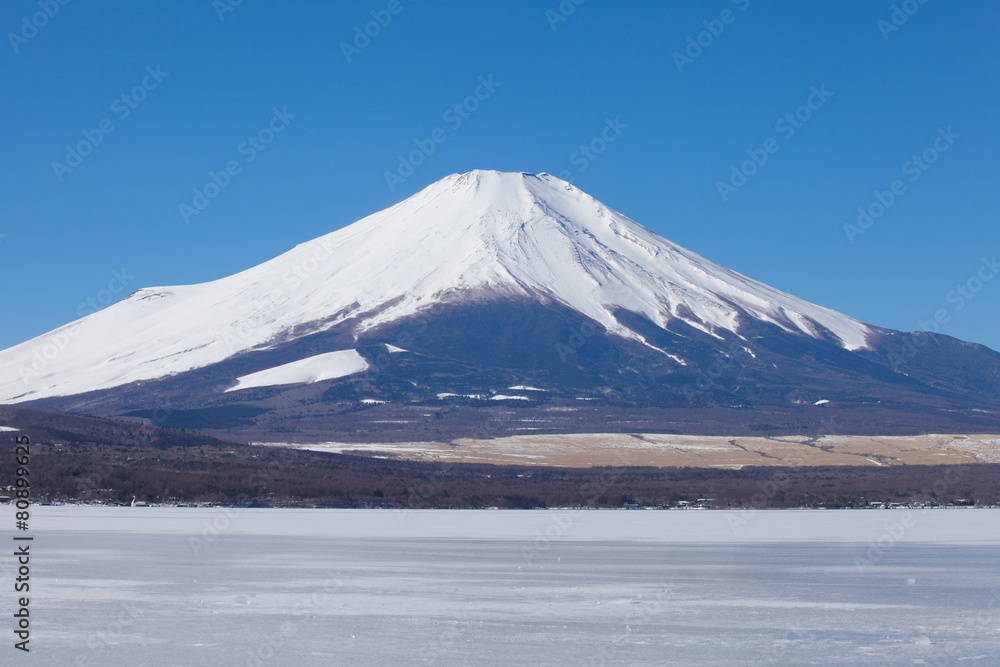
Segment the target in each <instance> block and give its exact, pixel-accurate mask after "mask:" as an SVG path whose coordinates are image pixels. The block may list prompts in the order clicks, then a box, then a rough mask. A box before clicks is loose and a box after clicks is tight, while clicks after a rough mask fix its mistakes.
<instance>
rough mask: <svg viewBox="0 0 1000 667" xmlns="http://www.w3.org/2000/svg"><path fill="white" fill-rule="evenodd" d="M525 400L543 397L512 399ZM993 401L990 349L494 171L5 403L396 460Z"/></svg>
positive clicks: (181, 291) (185, 304)
mask: <svg viewBox="0 0 1000 667" xmlns="http://www.w3.org/2000/svg"><path fill="white" fill-rule="evenodd" d="M525 385H529V386H532V387H535V388H536V389H544V390H545V391H527V392H526V391H524V390H517V389H511V388H512V387H521V386H525ZM998 397H1000V354H997V353H995V352H993V351H991V350H988V349H987V348H983V347H982V346H977V345H972V344H967V343H961V342H960V341H955V340H954V339H951V338H949V337H946V336H936V335H933V334H906V333H900V332H892V331H888V330H885V329H880V328H878V327H873V326H869V325H866V324H863V323H861V322H858V321H857V320H854V319H852V318H850V317H848V316H846V315H842V314H840V313H837V312H835V311H832V310H829V309H827V308H823V307H820V306H817V305H814V304H810V303H808V302H806V301H803V300H801V299H798V298H796V297H793V296H791V295H788V294H785V293H783V292H780V291H778V290H775V289H774V288H771V287H769V286H767V285H764V284H762V283H760V282H757V281H755V280H752V279H750V278H747V277H746V276H743V275H740V274H738V273H736V272H734V271H731V270H729V269H726V268H725V267H722V266H719V265H717V264H714V263H713V262H711V261H709V260H707V259H705V258H704V257H702V256H700V255H697V254H695V253H692V252H690V251H688V250H685V249H684V248H681V247H679V246H677V245H676V244H673V243H671V242H670V241H668V240H666V239H663V238H661V237H659V236H657V235H656V234H653V233H652V232H650V231H648V230H646V229H645V228H643V227H642V226H640V225H639V224H637V223H635V222H633V221H632V220H630V219H628V218H626V217H625V216H623V215H621V214H620V213H617V212H615V211H613V210H612V209H610V208H608V207H606V206H604V205H603V204H601V203H600V202H598V201H597V200H595V199H593V198H592V197H590V196H589V195H587V194H585V193H583V192H581V191H580V190H578V189H577V188H575V187H573V186H572V185H569V184H568V183H565V182H564V181H561V180H559V179H557V178H555V177H553V176H550V175H547V174H539V175H533V174H525V173H501V172H490V171H473V172H469V173H467V174H461V175H458V174H454V175H452V176H449V177H447V178H445V179H443V180H441V181H439V182H437V183H435V184H433V185H431V186H429V187H428V188H426V189H424V190H422V191H421V192H419V193H417V194H416V195H414V196H412V197H410V198H409V199H407V200H405V201H403V202H400V203H399V204H396V205H395V206H392V207H390V208H388V209H385V210H384V211H380V212H378V213H375V214H373V215H371V216H368V217H367V218H364V219H362V220H360V221H359V222H357V223H355V224H353V225H350V226H348V227H345V228H343V229H341V230H338V231H336V232H333V233H332V234H328V235H326V236H323V237H321V238H319V239H316V240H314V241H310V242H308V243H304V244H302V245H300V246H298V247H296V248H294V249H292V250H291V251H289V252H287V253H285V254H283V255H281V256H279V257H276V258H275V259H273V260H270V261H268V262H265V263H264V264H261V265H259V266H257V267H254V268H251V269H248V270H246V271H243V272H241V273H238V274H236V275H233V276H230V277H227V278H223V279H221V280H217V281H214V282H210V283H204V284H200V285H187V286H179V287H167V288H147V289H142V290H139V291H138V292H136V293H134V294H133V295H131V296H130V297H129V298H128V299H126V300H124V301H122V302H120V303H118V304H116V305H114V306H111V307H109V308H107V309H105V310H103V311H100V312H98V313H94V314H92V315H90V316H88V317H86V318H84V319H82V320H80V321H78V322H74V323H72V324H70V325H67V326H65V327H62V328H60V329H57V330H55V331H53V332H51V333H49V334H46V335H44V336H40V337H39V338H36V339H34V340H31V341H28V342H26V343H23V344H22V345H19V346H16V347H14V348H10V349H8V350H4V351H2V352H0V402H3V403H21V402H31V403H34V404H37V405H40V406H44V407H49V408H55V409H61V410H68V411H76V412H84V413H88V414H96V415H105V416H113V415H132V416H144V417H147V418H150V419H156V417H155V415H156V414H157V413H160V414H161V415H162V414H166V415H167V416H166V417H163V419H165V420H169V422H168V423H174V424H175V425H178V426H185V427H191V428H204V429H216V430H219V432H220V433H221V432H226V433H227V434H229V435H232V436H233V437H244V438H249V437H267V435H268V434H275V433H282V434H292V435H289V436H288V437H289V438H293V437H298V435H301V436H302V437H317V438H319V437H323V434H329V433H332V432H337V433H338V434H342V435H343V437H345V438H348V439H350V438H367V437H374V436H373V435H371V434H373V433H383V434H384V433H385V432H387V431H393V430H394V429H396V427H395V426H392V424H398V423H405V424H409V426H407V427H406V428H404V429H402V430H401V435H400V437H407V434H412V433H413V432H414V430H415V429H422V430H423V431H426V432H427V433H428V434H431V435H434V434H436V435H434V437H450V436H453V435H454V434H459V433H466V432H468V431H469V429H470V428H474V426H473V425H474V424H475V423H477V422H481V421H483V415H497V414H508V413H510V411H511V410H514V411H515V412H521V413H523V415H524V416H523V421H522V422H519V423H520V426H518V425H517V424H513V422H518V419H513V420H510V421H512V424H509V425H507V426H504V427H503V429H506V430H505V431H504V432H505V433H506V432H517V429H522V430H524V429H536V430H537V429H542V430H554V429H561V430H574V429H578V430H595V429H596V428H597V425H598V424H601V423H604V422H608V421H609V420H610V421H611V422H620V423H621V424H622V425H623V426H622V428H632V426H629V425H635V424H641V423H644V424H647V425H648V424H650V423H653V424H654V425H655V428H659V429H663V430H669V429H672V428H678V427H676V426H672V424H676V423H677V422H678V419H677V417H678V415H676V414H672V413H669V411H670V410H684V409H690V408H694V407H697V408H705V409H710V410H722V411H723V412H721V413H715V412H713V413H712V414H713V416H712V418H711V421H712V423H713V424H720V423H722V424H724V423H725V422H726V420H727V419H729V420H731V421H732V423H733V424H734V428H741V429H750V430H755V429H756V430H757V431H762V430H763V431H768V430H769V431H772V432H784V430H786V429H787V428H792V427H793V426H794V427H795V428H799V427H800V426H798V425H800V424H801V423H802V420H801V419H798V418H795V417H794V414H792V415H790V414H789V413H788V411H789V410H791V411H793V413H794V411H796V410H807V408H808V411H810V414H812V413H813V412H815V410H825V411H826V413H825V414H824V415H820V414H819V413H816V418H815V420H813V421H815V422H819V421H821V420H823V419H826V415H827V414H838V415H840V416H841V417H842V418H843V420H845V421H846V423H849V424H854V426H853V428H855V429H856V431H855V432H858V430H869V431H876V430H878V429H879V428H883V429H896V430H910V431H913V430H916V431H919V430H922V429H930V428H942V429H943V428H956V429H962V430H990V429H993V428H995V427H996V423H997V422H1000V414H998V413H997V412H996V411H995V409H994V408H993V406H994V405H995V404H996V400H997V398H998ZM814 403H816V404H818V405H817V406H813V405H812V404H814ZM515 406H516V407H515ZM818 406H823V407H822V408H820V407H818ZM452 408H454V409H452ZM466 408H467V409H466ZM748 408H754V411H751V412H750V413H748V411H747V409H748ZM813 408H815V410H813ZM608 410H611V412H609V411H608ZM650 410H653V413H652V414H651V413H649V411H650ZM657 410H659V412H657ZM879 411H881V412H879ZM567 412H571V413H573V414H574V416H575V417H574V419H573V420H566V419H562V418H561V417H560V416H559V415H565V414H566V413H567ZM626 413H627V414H626ZM879 414H881V415H882V417H879V416H878V415H879ZM470 415H479V416H470ZM726 415H728V416H726ZM768 415H771V416H768ZM774 415H784V416H783V417H782V418H781V419H780V420H779V419H777V418H775V417H774ZM490 419H492V417H487V418H486V421H489V420H490ZM706 419H707V418H706ZM810 419H812V418H811V417H810ZM428 420H429V421H428ZM806 421H807V422H808V421H809V420H806ZM425 422H426V423H425ZM528 424H532V425H528ZM948 424H952V426H951V427H949V426H948ZM712 428H713V429H715V428H716V426H713V427H712ZM827 428H828V427H827ZM503 429H501V430H503ZM251 434H252V436H251ZM296 434H298V435H296ZM338 437H340V436H338Z"/></svg>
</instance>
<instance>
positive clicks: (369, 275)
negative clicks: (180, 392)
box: [0, 171, 871, 403]
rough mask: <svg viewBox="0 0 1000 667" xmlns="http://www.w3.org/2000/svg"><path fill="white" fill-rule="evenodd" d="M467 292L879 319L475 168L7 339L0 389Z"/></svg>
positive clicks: (838, 332)
mask: <svg viewBox="0 0 1000 667" xmlns="http://www.w3.org/2000/svg"><path fill="white" fill-rule="evenodd" d="M470 292H479V293H482V292H488V293H489V294H490V295H492V296H526V295H530V296H532V297H533V298H541V299H548V300H553V301H555V302H558V303H561V304H563V305H565V306H567V307H568V308H571V309H573V310H576V311H578V312H580V313H583V314H584V315H586V316H588V317H590V318H592V319H594V320H596V321H598V322H600V323H601V324H603V325H604V326H605V327H606V328H607V330H608V331H610V332H611V333H612V334H617V335H620V336H624V337H628V338H632V339H635V340H639V341H642V342H645V340H644V339H643V337H642V336H641V335H640V334H638V333H636V332H634V331H632V330H631V329H630V328H628V327H627V326H626V325H624V324H622V323H621V322H619V321H618V320H617V319H616V318H615V316H614V315H613V312H614V311H615V310H616V309H617V308H624V309H627V310H630V311H633V312H636V313H640V314H642V315H644V316H646V317H647V318H649V319H650V320H651V321H653V322H656V323H658V324H661V325H665V324H666V323H667V322H669V321H670V320H672V319H681V320H685V321H687V322H688V323H689V324H690V325H691V326H693V327H695V328H698V329H701V330H702V331H706V332H708V333H710V334H712V335H718V332H719V331H722V330H729V331H736V330H737V329H738V320H739V318H740V317H741V312H742V313H746V314H749V315H750V316H752V317H756V318H758V319H760V320H763V321H767V322H771V323H773V324H775V325H777V326H779V327H781V328H783V329H786V330H789V331H798V332H801V333H804V334H806V335H809V336H819V335H821V334H820V333H819V331H820V329H825V330H827V331H829V332H831V333H832V334H833V335H834V336H836V337H837V338H839V340H840V341H841V344H842V345H843V347H845V348H847V349H851V350H855V349H858V348H863V347H865V346H866V345H867V338H868V335H869V333H870V332H871V330H870V328H869V327H868V326H867V325H865V324H862V323H861V322H858V321H857V320H854V319H852V318H850V317H848V316H846V315H843V314H840V313H837V312H835V311H833V310H830V309H828V308H823V307H820V306H817V305H814V304H811V303H808V302H806V301H803V300H802V299H799V298H797V297H794V296H791V295H789V294H786V293H784V292H781V291H779V290H776V289H774V288H772V287H769V286H767V285H765V284H763V283H760V282H758V281H755V280H752V279H750V278H748V277H746V276H743V275H741V274H739V273H736V272H735V271H731V270H729V269H727V268H725V267H722V266H720V265H718V264H715V263H713V262H711V261H709V260H708V259H706V258H704V257H702V256H701V255H698V254H696V253H693V252H691V251H689V250H686V249H684V248H682V247H680V246H678V245H676V244H674V243H672V242H670V241H668V240H666V239H664V238H662V237H660V236H658V235H656V234H654V233H653V232H651V231H649V230H647V229H645V228H644V227H642V226H641V225H639V224H637V223H636V222H633V221H632V220H630V219H629V218H627V217H625V216H623V215H622V214H620V213H618V212H616V211H614V210H612V209H610V208H608V207H607V206H605V205H604V204H602V203H601V202H599V201H597V200H596V199H594V198H593V197H591V196H590V195H588V194H586V193H584V192H582V191H580V190H579V189H577V188H576V187H574V186H572V185H570V184H569V183H566V182H565V181H562V180H560V179H558V178H556V177H554V176H551V175H549V174H538V175H535V174H523V173H502V172H496V171H472V172H469V173H466V174H453V175H451V176H449V177H447V178H444V179H442V180H441V181H438V182H437V183H434V184H433V185H431V186H429V187H427V188H425V189H424V190H422V191H420V192H418V193H417V194H415V195H413V196H412V197H410V198H409V199H407V200H405V201H403V202H400V203H399V204H396V205H395V206H392V207H390V208H388V209H385V210H383V211H380V212H378V213H375V214H373V215H370V216H368V217H366V218H364V219H362V220H360V221H358V222H356V223H354V224H352V225H350V226H348V227H345V228H343V229H340V230H338V231H336V232H333V233H331V234H328V235H326V236H323V237H320V238H318V239H315V240H313V241H310V242H308V243H304V244H302V245H299V246H297V247H296V248H293V249H292V250H290V251H288V252H286V253H285V254H283V255H281V256H279V257H276V258H275V259H272V260H270V261H268V262H265V263H263V264H261V265H259V266H256V267H253V268H251V269H248V270H246V271H243V272H241V273H238V274H235V275H233V276H229V277H227V278H223V279H221V280H216V281H213V282H209V283H203V284H198V285H183V286H177V287H167V288H161V287H157V288H146V289H141V290H139V291H137V292H136V293H135V294H133V295H132V296H130V297H129V298H128V299H126V300H124V301H122V302H120V303H117V304H115V305H113V306H111V307H109V308H106V309H104V310H101V311H99V312H96V313H93V314H91V315H89V316H87V317H85V318H84V319H82V320H78V321H77V322H74V323H72V324H69V325H66V326H64V327H60V328H59V329H56V330H54V331H52V332H50V333H48V334H45V335H43V336H40V337H38V338H35V339H33V340H30V341H27V342H25V343H22V344H21V345H18V346H15V347H12V348H10V349H8V350H4V351H3V352H0V402H4V403H16V402H21V401H27V400H33V399H39V398H44V397H49V396H61V395H69V394H75V393H80V392H84V391H91V390H97V389H106V388H109V387H115V386H120V385H123V384H127V383H129V382H134V381H137V380H147V379H151V378H159V377H163V376H166V375H170V374H174V373H180V372H184V371H187V370H190V369H194V368H201V367H204V366H207V365H209V364H213V363H216V362H219V361H222V360H223V359H225V358H227V357H229V356H232V355H234V354H236V353H238V352H241V351H244V350H248V349H251V348H259V347H266V346H267V345H269V344H271V343H272V342H273V341H274V340H277V339H279V338H281V339H284V338H287V337H292V338H294V337H296V336H301V335H307V334H309V333H314V332H315V331H318V330H322V329H324V328H329V327H333V326H335V325H337V324H339V323H341V322H345V321H347V320H350V319H352V318H355V319H357V321H358V324H357V327H358V330H359V331H364V330H369V329H371V328H373V327H376V326H379V325H380V324H384V323H386V322H390V321H393V320H395V319H398V318H401V317H404V316H408V315H413V314H415V313H417V312H419V311H421V310H422V309H425V308H428V307H430V306H431V305H433V304H435V303H439V302H442V301H448V300H449V299H452V298H461V294H466V295H467V294H469V293H470ZM460 293H461V294H460ZM816 325H819V326H816ZM394 351H395V350H394ZM663 352H664V354H668V352H666V351H663ZM674 360H675V361H676V362H677V363H680V364H684V363H686V362H685V361H684V360H683V359H681V358H679V357H674Z"/></svg>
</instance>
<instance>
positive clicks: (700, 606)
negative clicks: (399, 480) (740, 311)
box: [0, 507, 1000, 667]
mask: <svg viewBox="0 0 1000 667" xmlns="http://www.w3.org/2000/svg"><path fill="white" fill-rule="evenodd" d="M13 519H14V517H13V510H12V508H10V507H5V508H3V509H2V510H0V521H3V522H5V524H4V525H12V523H13ZM998 520H1000V511H996V510H929V511H917V510H909V511H878V510H861V511H780V512H756V513H750V512H747V513H739V512H726V511H701V512H682V511H674V512H666V511H665V512H642V511H573V510H553V511H458V512H455V511H412V512H397V511H392V510H385V511H350V510H249V509H242V510H237V509H223V508H214V509H180V508H114V509H112V508H79V507H38V508H35V509H34V514H33V519H32V521H33V528H34V529H35V531H36V532H35V541H34V542H33V544H32V550H33V551H32V555H33V559H32V565H33V570H32V575H31V576H32V590H31V605H32V619H33V626H32V627H33V631H34V632H33V635H32V643H31V649H32V651H31V654H30V658H29V656H24V657H25V658H26V659H25V660H24V661H23V662H24V664H32V665H69V666H72V665H80V666H83V665H95V666H96V665H112V666H113V665H129V666H133V665H186V666H197V665H213V666H215V665H282V666H283V665H295V666H303V667H308V666H311V665H323V666H326V665H379V666H381V665H421V664H428V665H430V664H436V665H463V666H464V665H526V664H531V665H748V664H751V665H753V664H759V665H768V664H770V665H801V664H822V665H914V664H962V665H995V664H998V660H1000V531H997V530H996V526H997V525H998ZM0 568H2V570H3V574H2V577H3V579H5V583H4V589H5V590H9V589H8V586H7V583H6V582H9V581H12V578H13V576H14V574H13V569H12V568H13V563H12V559H11V558H10V557H9V556H8V557H5V558H0ZM10 600H11V596H10V594H9V593H8V594H6V595H5V603H6V604H5V607H7V608H9V606H10ZM7 650H12V649H10V648H9V647H8V649H7Z"/></svg>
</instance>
